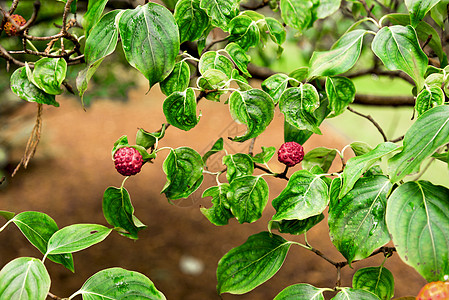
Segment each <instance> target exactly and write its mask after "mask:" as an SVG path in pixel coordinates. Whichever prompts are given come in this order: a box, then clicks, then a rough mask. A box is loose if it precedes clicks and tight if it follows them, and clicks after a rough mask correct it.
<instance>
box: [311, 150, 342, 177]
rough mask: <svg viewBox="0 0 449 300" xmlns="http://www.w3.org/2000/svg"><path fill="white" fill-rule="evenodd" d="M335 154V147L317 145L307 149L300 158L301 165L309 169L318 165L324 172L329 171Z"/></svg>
mask: <svg viewBox="0 0 449 300" xmlns="http://www.w3.org/2000/svg"><path fill="white" fill-rule="evenodd" d="M336 155H337V150H336V149H329V148H326V147H317V148H315V149H313V150H310V151H308V152H307V153H306V154H305V155H304V158H303V160H302V167H303V169H306V170H309V171H310V170H311V169H312V168H313V167H314V166H319V167H320V168H321V169H323V171H324V172H327V171H329V168H330V167H331V165H332V162H333V161H334V159H335V156H336Z"/></svg>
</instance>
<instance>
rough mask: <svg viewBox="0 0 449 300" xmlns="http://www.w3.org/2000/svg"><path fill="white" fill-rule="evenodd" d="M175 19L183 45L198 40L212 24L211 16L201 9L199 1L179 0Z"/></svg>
mask: <svg viewBox="0 0 449 300" xmlns="http://www.w3.org/2000/svg"><path fill="white" fill-rule="evenodd" d="M174 17H175V20H176V23H177V24H178V27H179V37H180V41H181V43H184V42H185V41H190V42H193V41H196V40H198V39H199V38H200V37H201V36H202V35H203V33H204V31H205V30H206V29H207V28H208V27H209V24H210V21H209V16H208V15H207V14H206V12H205V11H204V10H202V9H201V8H200V1H199V0H179V1H178V2H177V3H176V7H175V13H174Z"/></svg>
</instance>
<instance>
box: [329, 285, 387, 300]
mask: <svg viewBox="0 0 449 300" xmlns="http://www.w3.org/2000/svg"><path fill="white" fill-rule="evenodd" d="M339 290H340V292H338V294H337V295H336V296H335V297H334V298H332V300H362V299H363V300H379V297H377V296H376V295H374V294H373V293H371V292H368V291H365V290H359V289H351V288H339Z"/></svg>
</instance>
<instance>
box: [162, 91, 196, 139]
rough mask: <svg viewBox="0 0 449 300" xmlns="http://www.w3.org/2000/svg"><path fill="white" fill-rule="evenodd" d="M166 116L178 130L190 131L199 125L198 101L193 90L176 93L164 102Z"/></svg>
mask: <svg viewBox="0 0 449 300" xmlns="http://www.w3.org/2000/svg"><path fill="white" fill-rule="evenodd" d="M163 110H164V115H165V117H166V118H167V122H168V123H170V124H171V125H173V126H175V127H176V128H179V129H182V130H185V131H188V130H190V129H192V128H193V127H195V126H196V124H198V121H199V119H200V118H199V117H197V116H196V99H195V92H194V91H193V89H191V88H188V89H187V90H185V91H184V92H174V93H173V94H171V95H170V96H169V97H168V98H167V99H165V101H164V105H163Z"/></svg>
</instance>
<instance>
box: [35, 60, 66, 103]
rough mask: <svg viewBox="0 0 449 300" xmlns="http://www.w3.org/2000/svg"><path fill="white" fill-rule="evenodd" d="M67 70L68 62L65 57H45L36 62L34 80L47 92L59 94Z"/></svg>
mask: <svg viewBox="0 0 449 300" xmlns="http://www.w3.org/2000/svg"><path fill="white" fill-rule="evenodd" d="M66 72H67V62H66V61H65V60H64V59H62V58H49V57H44V58H41V59H39V60H38V61H37V62H36V63H35V64H34V71H33V80H32V82H33V83H34V84H35V85H36V86H37V87H38V88H40V89H41V90H43V91H44V92H46V93H47V94H50V95H59V94H61V93H62V89H61V84H62V82H63V81H64V79H65V75H66Z"/></svg>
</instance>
